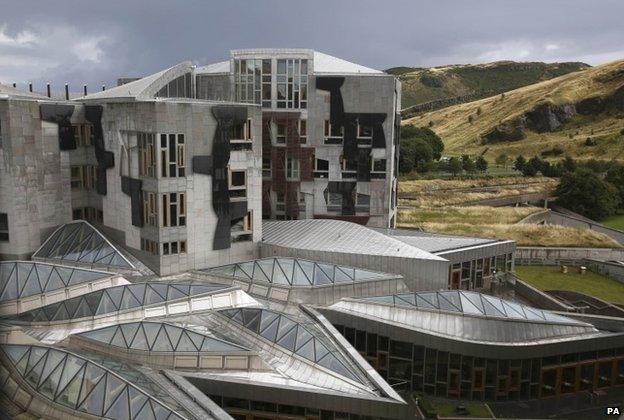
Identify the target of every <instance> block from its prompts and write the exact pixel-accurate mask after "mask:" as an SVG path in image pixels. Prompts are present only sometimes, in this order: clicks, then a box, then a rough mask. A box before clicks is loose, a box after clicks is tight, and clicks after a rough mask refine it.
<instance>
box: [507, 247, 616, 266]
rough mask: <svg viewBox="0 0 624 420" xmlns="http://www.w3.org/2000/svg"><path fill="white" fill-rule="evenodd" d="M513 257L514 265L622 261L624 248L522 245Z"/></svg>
mask: <svg viewBox="0 0 624 420" xmlns="http://www.w3.org/2000/svg"><path fill="white" fill-rule="evenodd" d="M514 257H515V260H516V265H559V264H564V265H582V264H585V260H606V261H624V249H617V248H555V247H537V246H522V247H517V248H516V251H515V252H514Z"/></svg>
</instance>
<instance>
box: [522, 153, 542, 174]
mask: <svg viewBox="0 0 624 420" xmlns="http://www.w3.org/2000/svg"><path fill="white" fill-rule="evenodd" d="M542 168H543V161H542V159H540V158H539V156H533V157H532V158H531V159H529V161H528V162H527V163H526V165H524V169H523V170H522V175H524V176H535V175H537V173H538V172H539V171H541V170H542Z"/></svg>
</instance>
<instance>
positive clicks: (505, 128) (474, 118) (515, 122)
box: [404, 60, 624, 161]
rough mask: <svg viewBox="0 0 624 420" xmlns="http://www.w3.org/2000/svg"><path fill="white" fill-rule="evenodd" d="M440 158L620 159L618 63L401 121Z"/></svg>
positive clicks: (622, 131) (622, 106)
mask: <svg viewBox="0 0 624 420" xmlns="http://www.w3.org/2000/svg"><path fill="white" fill-rule="evenodd" d="M404 124H411V125H415V126H418V127H425V126H429V127H431V128H432V129H433V130H434V131H435V132H436V134H438V135H439V136H440V137H441V138H442V140H443V141H444V143H445V154H450V155H461V154H471V155H473V156H475V155H481V154H483V155H484V156H485V157H486V158H487V159H488V160H490V161H493V160H494V159H495V158H496V157H497V156H499V155H501V154H503V153H504V154H506V155H508V156H516V155H518V154H522V155H525V156H533V155H536V154H543V156H544V157H550V158H555V159H556V158H563V157H564V156H565V155H569V156H572V157H575V158H582V159H584V158H598V159H618V160H624V60H621V61H616V62H613V63H609V64H605V65H602V66H597V67H590V68H588V69H585V70H581V71H578V72H574V73H569V74H566V75H564V76H560V77H557V78H555V79H551V80H547V81H544V82H539V83H535V84H532V85H529V86H525V87H522V88H519V89H515V90H512V91H509V92H506V93H504V94H498V95H495V96H491V97H488V98H485V99H480V100H477V101H473V102H468V103H462V104H458V105H453V106H449V107H446V108H443V109H439V110H436V111H432V112H427V113H424V114H420V115H418V116H416V117H413V118H409V119H407V120H405V121H404Z"/></svg>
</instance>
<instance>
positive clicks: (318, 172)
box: [314, 159, 329, 178]
mask: <svg viewBox="0 0 624 420" xmlns="http://www.w3.org/2000/svg"><path fill="white" fill-rule="evenodd" d="M314 177H315V178H327V177H329V161H328V160H325V159H314Z"/></svg>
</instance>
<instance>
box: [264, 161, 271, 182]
mask: <svg viewBox="0 0 624 420" xmlns="http://www.w3.org/2000/svg"><path fill="white" fill-rule="evenodd" d="M262 178H263V179H271V158H270V157H263V158H262Z"/></svg>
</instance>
